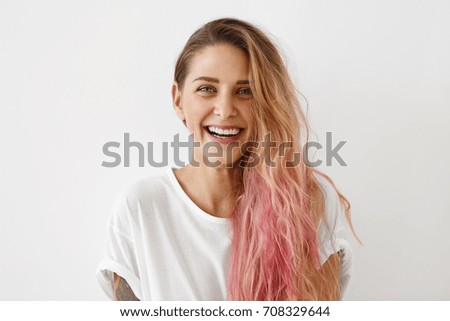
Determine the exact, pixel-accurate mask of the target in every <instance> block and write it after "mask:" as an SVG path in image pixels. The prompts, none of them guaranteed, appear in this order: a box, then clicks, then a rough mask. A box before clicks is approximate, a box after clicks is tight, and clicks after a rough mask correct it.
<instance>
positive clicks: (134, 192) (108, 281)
mask: <svg viewBox="0 0 450 321" xmlns="http://www.w3.org/2000/svg"><path fill="white" fill-rule="evenodd" d="M318 179H319V182H320V183H321V186H322V187H323V189H324V191H325V193H326V204H325V210H326V214H327V220H328V222H329V224H327V226H329V227H331V229H330V228H326V227H325V224H321V226H320V228H319V241H320V248H319V251H320V261H321V264H323V263H324V262H325V261H326V260H327V258H328V257H329V256H330V255H331V254H333V253H336V252H339V253H340V257H341V277H340V284H341V293H342V294H343V293H345V290H346V289H347V285H348V281H349V278H350V274H351V267H352V255H351V253H352V252H351V248H350V246H349V243H348V242H347V240H346V235H347V230H346V228H345V226H346V224H345V216H344V214H343V210H342V207H341V205H340V203H339V200H338V197H337V194H336V192H335V191H334V189H333V188H332V187H331V185H330V184H329V183H328V182H327V181H326V180H325V179H323V178H322V177H318ZM231 233H232V230H231V224H230V222H229V219H227V218H218V217H215V216H212V215H210V214H208V213H206V212H204V211H203V210H201V209H200V208H199V207H198V206H197V205H196V204H195V203H194V202H193V201H192V200H191V199H190V198H189V197H188V196H187V195H186V193H185V192H184V191H183V189H182V187H181V186H180V184H179V183H178V181H177V179H176V177H175V174H174V172H173V169H172V168H169V169H168V170H166V171H165V172H162V173H160V174H158V175H154V176H152V177H149V178H146V179H142V180H139V181H137V182H135V183H133V184H132V185H131V186H129V187H128V188H127V189H125V190H124V191H123V192H122V193H121V194H120V195H119V197H118V198H117V199H116V201H115V202H114V205H113V208H112V211H111V215H110V219H109V223H108V229H107V237H106V247H105V254H104V257H103V259H102V261H101V262H100V265H99V266H98V269H97V280H98V282H99V284H100V285H101V287H102V288H103V290H104V291H105V293H106V294H107V295H108V297H109V298H111V299H113V283H114V282H113V279H114V277H113V272H115V273H117V274H118V275H120V276H121V277H123V278H124V279H125V280H126V281H127V282H128V284H129V285H130V287H131V289H132V290H133V292H134V294H135V295H136V297H137V298H138V299H140V300H156V301H165V300H179V301H183V300H199V301H200V300H208V301H216V300H226V294H227V290H226V286H227V276H226V272H227V266H228V260H229V253H230V247H231V235H232V234H231Z"/></svg>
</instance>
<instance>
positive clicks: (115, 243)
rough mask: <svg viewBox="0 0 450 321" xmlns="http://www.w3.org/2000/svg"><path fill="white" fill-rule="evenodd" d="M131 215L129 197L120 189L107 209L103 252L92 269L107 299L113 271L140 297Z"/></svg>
mask: <svg viewBox="0 0 450 321" xmlns="http://www.w3.org/2000/svg"><path fill="white" fill-rule="evenodd" d="M131 219H132V215H131V213H130V206H129V201H128V199H127V197H126V194H124V193H122V194H120V195H119V196H118V197H117V198H116V200H115V202H114V204H113V206H112V209H111V212H110V216H109V221H108V227H107V231H106V240H105V249H104V255H103V258H102V260H101V261H100V264H99V265H98V268H97V272H96V277H97V281H98V283H99V285H100V286H101V288H102V289H103V291H104V292H105V294H106V295H107V296H108V297H109V298H110V299H113V298H114V294H113V286H114V274H113V273H116V274H118V275H119V276H121V277H122V278H123V279H125V280H126V281H127V283H128V284H129V285H130V287H131V289H132V290H133V292H134V294H135V295H136V297H137V298H138V299H141V298H142V289H141V282H140V277H139V269H138V264H137V260H136V248H135V245H134V244H133V241H132V231H131V222H130V221H131Z"/></svg>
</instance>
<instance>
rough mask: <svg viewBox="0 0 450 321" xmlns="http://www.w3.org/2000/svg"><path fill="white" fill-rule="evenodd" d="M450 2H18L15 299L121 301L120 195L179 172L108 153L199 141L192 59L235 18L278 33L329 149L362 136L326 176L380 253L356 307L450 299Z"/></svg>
mask: <svg viewBox="0 0 450 321" xmlns="http://www.w3.org/2000/svg"><path fill="white" fill-rule="evenodd" d="M449 4H450V3H449V2H448V1H380V0H378V1H320V0H314V1H313V0H311V1H282V0H277V1H270V2H269V1H230V0H228V1H111V0H105V1H80V0H78V1H18V0H14V1H5V0H0V108H1V118H0V135H1V141H2V146H1V157H0V197H1V199H0V284H1V286H0V299H2V300H103V299H106V297H105V296H104V294H103V293H102V292H101V290H100V288H99V286H98V285H97V284H96V281H95V269H96V266H97V264H98V262H99V260H100V258H101V255H102V251H103V242H104V235H105V231H106V220H107V217H108V214H109V213H108V212H109V209H110V207H111V205H112V201H113V199H114V197H115V196H116V195H117V193H118V192H119V191H120V190H121V189H122V188H123V187H124V186H126V185H127V184H128V183H130V182H132V181H134V180H136V179H139V178H143V177H146V176H148V175H151V174H152V173H155V172H157V171H160V170H161V169H157V168H152V167H150V166H146V167H143V168H140V167H138V163H137V157H134V162H132V165H131V167H130V168H124V167H123V166H120V167H116V168H105V167H102V166H101V163H102V161H104V160H106V161H109V160H110V159H109V158H107V157H106V156H104V155H103V153H102V146H103V144H105V143H106V142H108V141H117V142H120V143H121V144H122V145H123V135H124V133H130V135H131V138H132V140H136V141H139V142H142V143H146V142H155V145H156V146H161V145H160V143H161V142H163V141H168V142H170V141H171V140H172V138H173V136H174V135H175V134H176V133H182V137H187V134H186V131H185V129H184V127H183V125H182V124H181V123H180V121H179V120H178V118H177V117H176V116H175V113H174V112H173V109H172V103H171V98H170V86H171V83H172V77H173V67H174V63H175V60H176V57H177V55H178V53H179V52H180V51H181V49H182V47H183V45H184V43H185V41H186V40H187V38H188V37H189V35H190V34H191V33H192V32H193V31H194V30H196V29H197V28H198V27H199V26H201V25H202V24H203V23H205V22H207V21H209V20H211V19H214V18H219V17H224V16H232V17H237V18H242V19H246V20H248V21H250V22H253V23H256V24H257V25H259V26H261V27H263V28H264V29H265V30H267V31H268V32H270V33H271V34H272V35H273V36H274V37H275V38H276V39H277V42H278V44H279V46H280V47H281V48H283V51H284V54H285V56H286V57H287V58H288V66H289V70H290V72H291V74H292V76H293V79H294V80H295V83H296V85H297V87H298V89H299V90H300V91H301V92H302V94H303V95H304V96H305V97H306V98H307V100H308V102H309V104H308V115H309V117H310V120H311V124H312V127H313V129H314V132H315V133H316V134H317V136H316V137H317V138H316V139H318V140H319V141H320V142H322V143H324V140H325V133H326V132H332V133H333V142H334V143H333V144H337V142H338V141H341V140H342V141H347V143H346V144H345V146H344V147H343V148H342V149H341V152H340V155H341V156H342V158H343V159H344V160H345V161H346V163H347V165H348V166H347V167H342V166H339V165H338V164H337V163H336V162H334V163H333V166H329V167H327V166H322V167H321V169H322V170H323V171H324V172H326V173H327V174H329V175H330V176H331V177H332V178H333V179H334V180H335V182H336V184H337V186H338V187H339V188H340V190H341V192H342V193H344V195H346V196H347V197H348V199H349V200H350V202H351V204H352V213H353V219H354V225H355V227H356V229H357V232H358V234H359V236H360V237H361V239H362V240H363V242H364V246H359V245H357V244H356V242H353V243H354V251H355V268H354V277H353V279H352V283H351V285H350V290H349V292H348V295H347V297H346V299H347V300H449V299H450V273H449V271H450V215H449V214H450V169H449V165H450V152H449V145H450V144H449V139H450V130H449V128H448V126H449V124H450V59H449V58H448V57H450V40H449V39H450V23H449V19H448V18H449V16H450V5H449ZM304 106H305V107H306V105H305V104H304ZM158 150H161V148H159V149H158ZM319 157H320V153H319ZM155 158H156V159H158V158H157V157H155Z"/></svg>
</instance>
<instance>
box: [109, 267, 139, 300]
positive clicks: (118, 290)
mask: <svg viewBox="0 0 450 321" xmlns="http://www.w3.org/2000/svg"><path fill="white" fill-rule="evenodd" d="M114 300H116V301H139V299H138V298H137V297H136V296H135V295H134V293H133V290H132V289H131V287H130V285H129V284H128V283H127V281H125V279H123V278H122V277H121V276H120V275H117V274H116V273H114Z"/></svg>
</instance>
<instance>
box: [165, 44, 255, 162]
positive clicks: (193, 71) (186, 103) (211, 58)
mask: <svg viewBox="0 0 450 321" xmlns="http://www.w3.org/2000/svg"><path fill="white" fill-rule="evenodd" d="M172 98H173V103H174V107H175V110H176V112H177V115H178V116H179V117H180V119H182V120H183V121H185V124H186V127H187V128H188V130H189V132H190V133H192V134H194V141H195V142H199V143H200V147H197V148H195V150H194V159H195V161H198V162H200V161H203V162H204V163H205V160H206V161H209V162H210V163H209V164H210V165H211V163H214V162H215V164H216V165H217V164H220V165H221V167H222V166H223V165H228V166H231V164H233V163H235V162H236V161H238V160H239V159H240V158H241V152H240V148H241V146H242V145H243V143H244V142H245V141H246V140H245V138H246V137H248V133H249V131H250V129H249V125H250V117H251V110H252V101H253V96H252V93H251V90H250V85H249V61H248V58H247V55H246V54H245V53H244V52H243V51H242V50H240V49H238V48H235V47H232V46H230V45H224V44H220V45H215V46H210V47H206V48H204V49H203V50H201V51H200V52H198V53H197V54H196V55H195V56H194V58H193V59H192V62H191V65H190V66H189V73H188V75H187V76H186V79H185V82H184V86H183V89H182V90H180V88H179V86H178V84H177V83H176V82H175V83H174V85H173V87H172ZM206 164H208V163H206ZM213 167H217V166H213Z"/></svg>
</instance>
